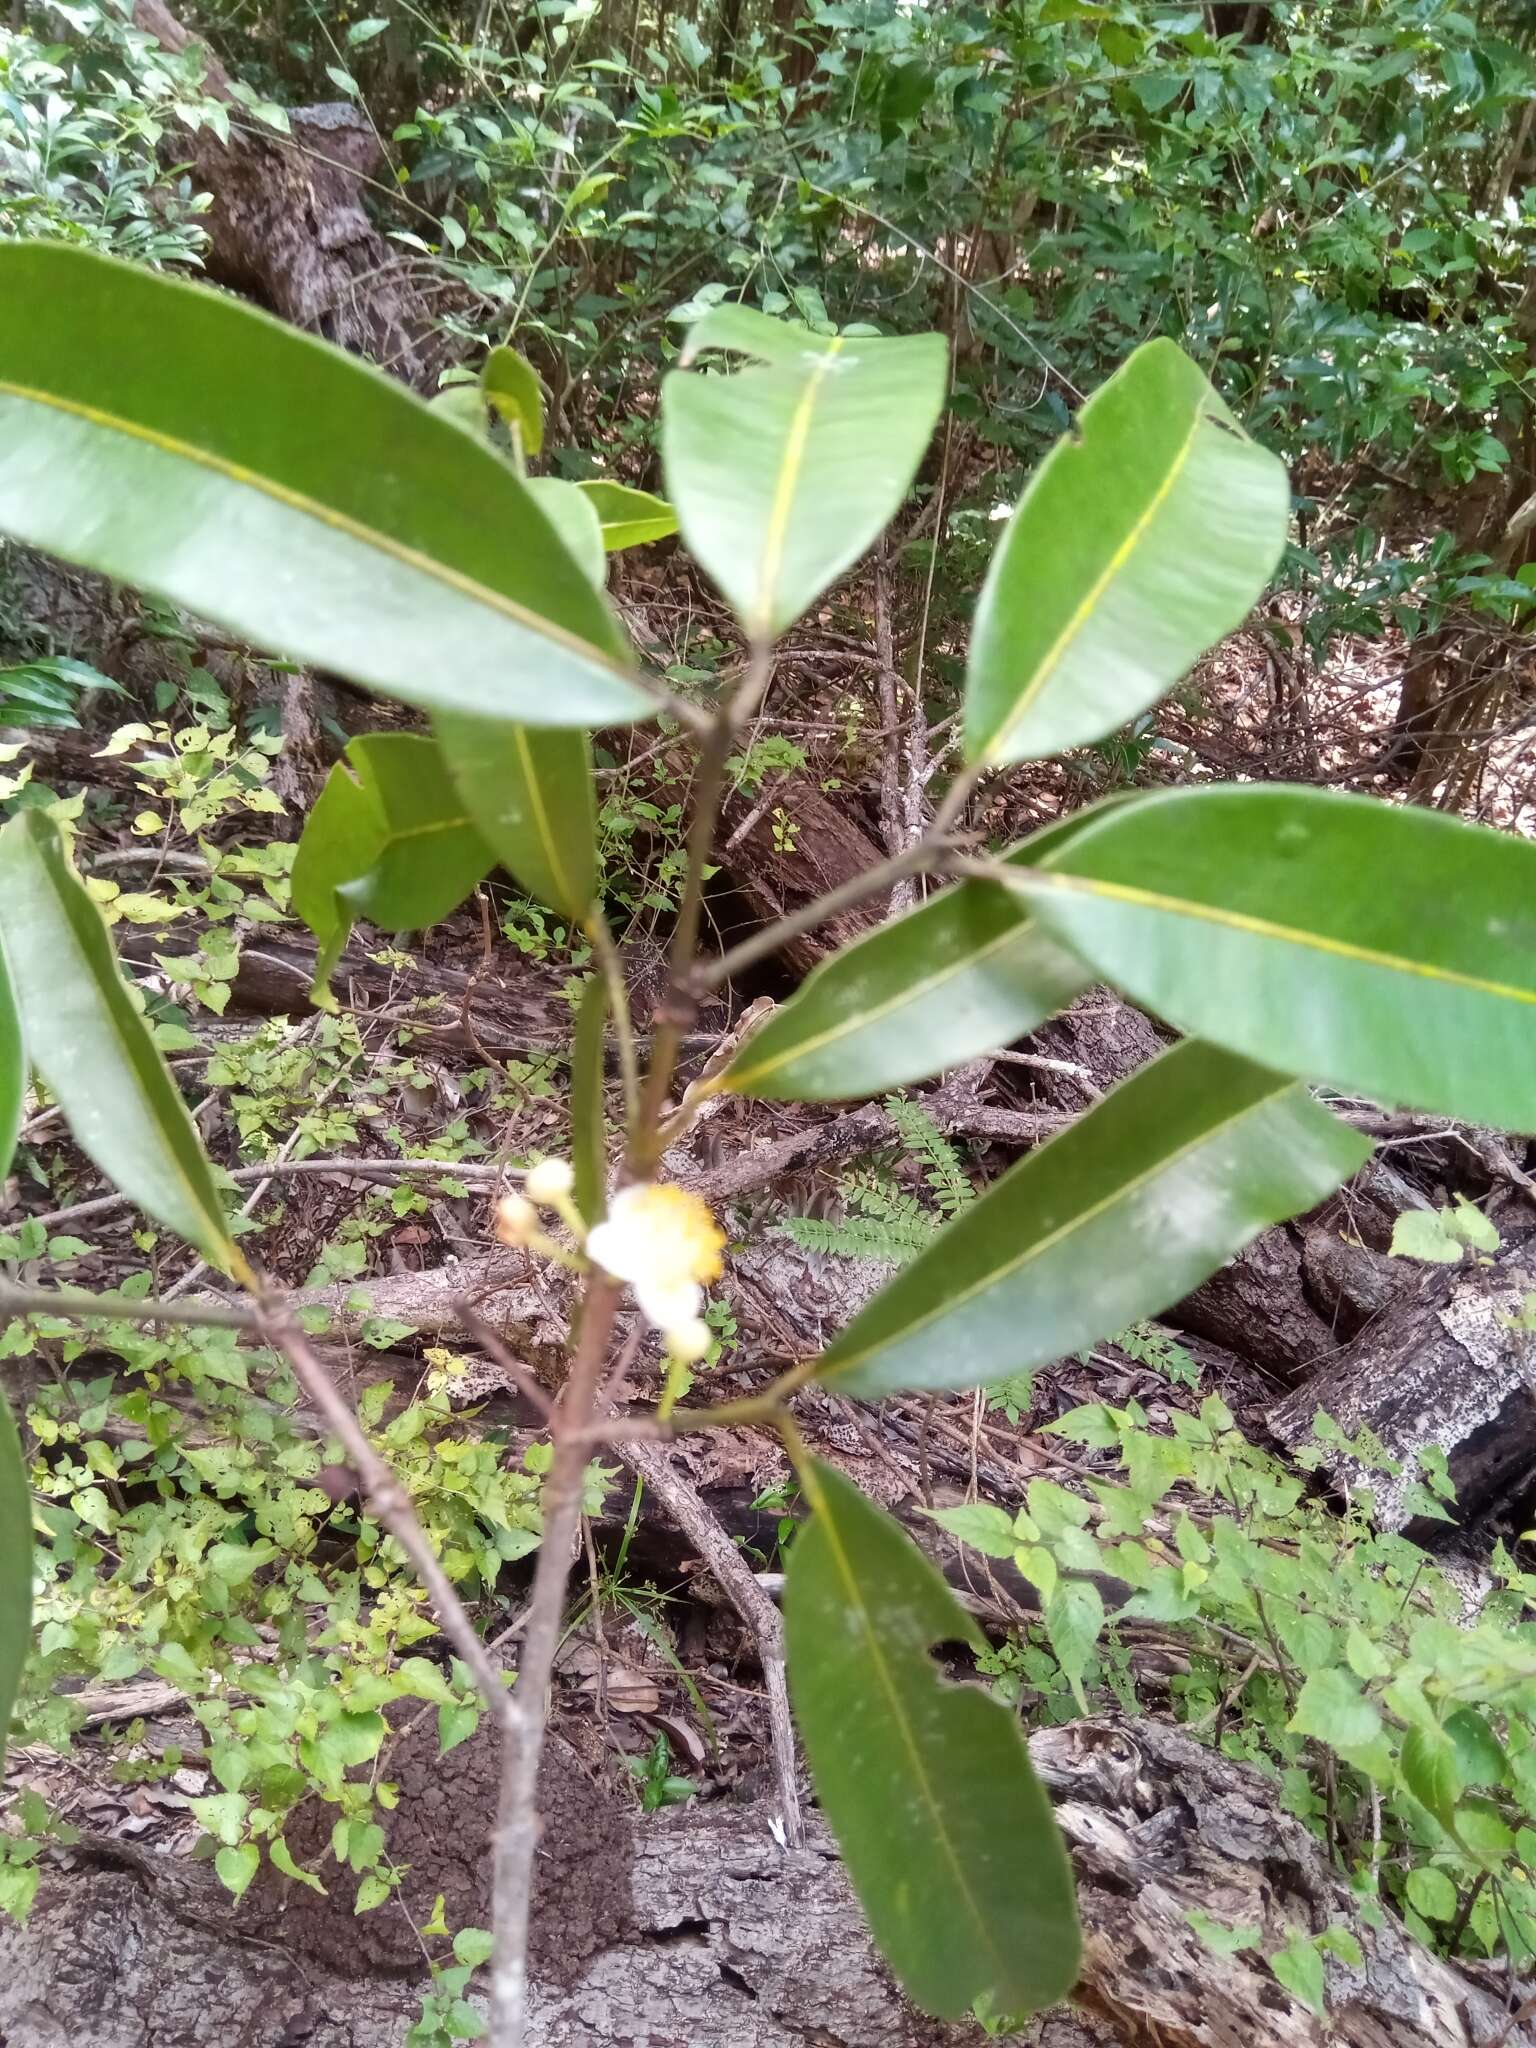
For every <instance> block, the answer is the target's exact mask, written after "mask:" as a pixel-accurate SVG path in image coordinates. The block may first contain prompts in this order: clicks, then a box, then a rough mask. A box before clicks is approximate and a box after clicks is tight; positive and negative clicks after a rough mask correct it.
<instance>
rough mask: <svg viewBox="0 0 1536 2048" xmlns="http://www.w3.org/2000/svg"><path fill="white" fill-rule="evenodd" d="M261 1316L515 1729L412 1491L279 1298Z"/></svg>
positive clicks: (479, 1679)
mask: <svg viewBox="0 0 1536 2048" xmlns="http://www.w3.org/2000/svg"><path fill="white" fill-rule="evenodd" d="M256 1321H257V1325H258V1327H259V1329H260V1331H261V1334H262V1335H263V1336H264V1337H265V1338H266V1340H267V1342H268V1343H269V1344H270V1345H271V1346H272V1348H273V1349H274V1350H275V1351H280V1352H281V1353H282V1354H283V1356H284V1358H286V1359H287V1361H288V1363H289V1364H290V1365H291V1366H292V1368H293V1375H294V1378H295V1379H296V1380H297V1381H298V1383H299V1385H300V1386H301V1387H302V1388H303V1390H304V1393H305V1395H306V1396H307V1398H308V1400H309V1403H310V1406H311V1407H312V1408H314V1410H315V1411H316V1413H317V1414H318V1415H319V1416H320V1418H321V1420H322V1421H323V1422H324V1423H325V1425H326V1427H327V1429H329V1430H330V1432H331V1434H332V1435H333V1436H334V1437H336V1439H337V1440H338V1442H339V1443H340V1444H341V1447H342V1450H343V1452H344V1453H345V1455H346V1460H347V1463H348V1464H349V1465H350V1466H351V1467H352V1470H353V1471H354V1472H355V1473H356V1474H357V1478H358V1483H359V1485H360V1486H361V1487H362V1490H363V1494H364V1496H365V1498H366V1500H367V1502H368V1505H369V1507H370V1508H371V1510H372V1511H373V1513H374V1515H375V1516H376V1517H377V1518H378V1520H379V1521H380V1522H381V1523H382V1525H383V1526H384V1527H385V1528H386V1529H387V1530H388V1531H389V1533H390V1535H391V1536H393V1537H394V1539H395V1541H396V1542H397V1543H398V1544H399V1546H400V1548H401V1549H402V1550H403V1551H404V1552H405V1555H406V1557H407V1558H408V1559H409V1561H410V1565H411V1569H412V1570H413V1571H414V1572H415V1574H416V1576H417V1578H418V1579H419V1580H420V1581H421V1584H422V1586H423V1588H424V1589H425V1591H426V1595H427V1599H428V1600H429V1602H430V1603H431V1606H432V1611H433V1613H434V1614H435V1615H436V1616H437V1621H438V1626H439V1627H440V1628H441V1629H442V1631H443V1634H444V1635H445V1636H446V1637H447V1638H448V1640H449V1642H450V1643H452V1645H453V1647H454V1649H455V1650H456V1651H457V1652H458V1654H459V1657H460V1659H461V1660H462V1662H463V1664H464V1667H465V1669H466V1670H467V1671H468V1672H469V1674H470V1676H471V1677H472V1678H473V1679H474V1681H475V1684H476V1686H477V1687H478V1688H479V1691H480V1693H481V1694H482V1696H483V1697H484V1700H485V1704H486V1706H487V1707H488V1708H489V1709H490V1711H491V1713H492V1715H493V1716H494V1717H495V1719H496V1721H497V1723H498V1724H499V1726H500V1727H501V1729H502V1730H503V1733H504V1734H505V1733H506V1732H507V1731H509V1730H510V1729H511V1727H512V1702H511V1698H510V1696H509V1694H508V1692H507V1688H506V1683H505V1674H504V1673H503V1672H502V1671H501V1670H500V1669H499V1668H498V1667H497V1666H496V1665H495V1664H493V1663H492V1662H491V1660H490V1658H489V1656H487V1654H486V1649H485V1645H484V1643H483V1642H482V1641H481V1640H480V1637H479V1635H478V1633H477V1632H476V1629H475V1625H474V1623H473V1622H472V1621H471V1620H470V1618H469V1614H468V1612H467V1610H466V1609H465V1606H464V1603H463V1601H462V1600H460V1598H459V1596H458V1594H457V1593H456V1592H455V1591H454V1589H453V1585H452V1583H451V1581H450V1580H449V1577H448V1574H447V1573H446V1572H445V1571H444V1570H443V1567H442V1565H441V1564H440V1563H439V1561H438V1556H437V1552H436V1551H435V1550H434V1549H433V1548H432V1545H431V1544H430V1543H429V1542H428V1540H427V1534H426V1531H425V1530H424V1529H423V1528H422V1526H421V1524H420V1522H419V1521H417V1519H416V1511H415V1509H414V1508H413V1507H412V1506H411V1501H410V1495H409V1494H408V1493H407V1492H406V1490H405V1488H404V1487H403V1486H402V1485H401V1483H400V1481H399V1479H397V1478H396V1476H395V1474H394V1473H393V1472H392V1471H391V1470H390V1468H389V1466H388V1465H386V1464H385V1462H384V1460H383V1459H382V1458H381V1457H380V1456H379V1454H378V1452H377V1451H376V1450H375V1449H374V1448H373V1445H372V1444H371V1443H369V1441H368V1438H367V1436H366V1435H365V1434H364V1431H363V1425H362V1424H361V1422H359V1421H358V1419H357V1414H356V1411H355V1410H354V1409H353V1408H352V1406H351V1404H350V1403H349V1402H348V1401H347V1400H346V1398H345V1397H344V1396H343V1394H342V1393H341V1392H340V1390H339V1389H338V1387H337V1385H336V1382H335V1381H334V1380H333V1379H332V1378H331V1375H330V1373H329V1371H328V1370H327V1369H326V1365H325V1362H324V1360H323V1359H322V1358H321V1357H320V1354H319V1353H318V1352H317V1351H315V1350H314V1349H313V1347H312V1346H311V1344H310V1342H309V1339H308V1338H307V1337H306V1336H305V1334H304V1332H303V1331H302V1330H301V1329H300V1328H299V1326H298V1324H297V1323H296V1322H295V1321H294V1320H293V1317H292V1315H291V1314H290V1313H289V1312H288V1310H287V1309H286V1308H285V1307H283V1306H282V1304H281V1303H279V1302H276V1301H272V1302H264V1303H263V1304H262V1306H261V1308H260V1310H259V1312H258V1315H257V1318H256Z"/></svg>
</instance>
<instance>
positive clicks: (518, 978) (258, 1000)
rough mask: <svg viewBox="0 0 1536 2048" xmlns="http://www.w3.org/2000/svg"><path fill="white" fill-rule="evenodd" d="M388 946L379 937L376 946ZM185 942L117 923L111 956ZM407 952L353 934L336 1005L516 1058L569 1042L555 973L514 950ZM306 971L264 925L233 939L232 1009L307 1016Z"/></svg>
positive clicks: (144, 956)
mask: <svg viewBox="0 0 1536 2048" xmlns="http://www.w3.org/2000/svg"><path fill="white" fill-rule="evenodd" d="M387 943H388V942H387V941H384V940H380V941H379V942H378V947H377V948H376V950H382V949H383V946H384V945H385V944H387ZM191 946H192V940H191V938H190V936H188V937H185V938H184V937H183V936H182V935H181V934H180V932H179V931H178V930H177V929H176V928H175V927H174V926H173V927H172V928H171V929H170V930H169V931H165V930H160V931H146V930H130V929H122V930H120V931H119V932H118V934H117V947H118V952H119V954H120V955H121V956H122V958H123V959H124V960H126V961H128V962H130V963H131V964H132V965H134V966H136V967H140V968H143V967H150V966H152V965H153V964H154V963H155V962H156V961H157V960H159V959H161V958H163V959H166V960H172V961H173V960H174V959H175V956H176V954H177V953H178V952H183V951H188V950H190V949H191ZM413 959H414V960H415V965H413V966H412V967H411V968H410V970H409V971H408V972H405V971H402V970H401V969H399V968H397V967H392V966H389V965H388V964H383V963H381V962H379V961H377V960H373V959H370V958H369V956H368V952H367V951H366V950H365V948H364V944H363V942H362V941H361V940H358V939H354V940H353V942H352V943H351V945H349V946H348V948H347V950H346V952H345V953H344V954H343V955H342V958H341V961H340V964H339V965H338V967H337V969H336V972H335V974H334V976H333V977H332V987H333V988H334V989H335V991H336V994H337V997H338V999H339V1000H340V1001H341V1002H343V1003H344V1004H347V1005H348V1006H351V1007H355V1008H356V1009H357V1010H358V1011H359V1012H361V1013H363V1019H362V1021H366V1016H367V1013H369V1012H372V1011H380V1010H392V1011H393V1012H395V1013H397V1014H398V1015H399V1017H400V1019H401V1021H408V1022H409V1023H410V1025H411V1028H412V1030H413V1031H419V1032H420V1033H421V1034H422V1035H423V1039H424V1042H425V1044H426V1045H428V1046H429V1047H430V1046H436V1047H452V1048H453V1049H455V1050H457V1051H462V1050H463V1049H465V1048H466V1047H467V1048H468V1049H469V1050H470V1051H477V1050H479V1049H480V1048H482V1047H483V1048H484V1049H485V1050H486V1051H489V1052H496V1053H500V1054H503V1055H516V1056H522V1055H524V1054H526V1053H528V1052H529V1051H530V1050H534V1049H537V1048H541V1047H548V1048H549V1049H551V1050H554V1049H557V1048H559V1047H563V1046H565V1045H567V1044H568V1043H569V1040H570V1006H569V1004H568V1003H566V1002H564V1001H562V999H561V997H560V993H559V988H558V981H557V977H556V976H554V975H553V974H546V973H545V972H543V970H542V969H540V968H539V967H537V966H534V965H532V964H530V963H528V962H526V961H524V960H522V959H521V958H520V957H518V956H515V955H513V954H512V952H511V949H510V948H509V947H503V948H501V949H499V950H498V952H497V954H496V956H495V958H494V960H493V963H492V965H491V967H490V969H489V970H488V971H486V972H485V973H466V972H465V971H464V970H463V969H461V968H457V967H445V966H440V965H438V964H437V963H435V962H433V961H431V960H423V959H422V958H421V957H420V955H419V954H418V955H413ZM314 974H315V949H314V946H313V945H311V944H306V943H304V942H302V941H300V940H297V939H290V938H286V937H282V938H278V937H273V936H271V935H270V933H269V930H268V929H266V928H263V929H261V930H251V931H250V932H248V933H247V935H246V936H245V938H244V940H243V942H242V944H241V948H240V966H239V970H238V972H237V973H236V975H235V978H234V981H233V982H232V983H231V984H230V1010H231V1012H244V1013H246V1014H247V1015H256V1016H267V1017H303V1016H305V1015H307V1014H310V1013H311V1008H312V1006H311V1004H310V1000H309V990H310V985H311V983H312V982H313V980H314ZM466 1020H467V1021H466Z"/></svg>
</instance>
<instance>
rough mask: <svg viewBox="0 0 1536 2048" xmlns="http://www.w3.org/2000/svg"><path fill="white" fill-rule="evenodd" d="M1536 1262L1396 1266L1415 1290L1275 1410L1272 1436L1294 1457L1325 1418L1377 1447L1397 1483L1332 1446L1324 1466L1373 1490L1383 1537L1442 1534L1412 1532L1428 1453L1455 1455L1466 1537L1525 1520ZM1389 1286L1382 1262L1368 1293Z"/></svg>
mask: <svg viewBox="0 0 1536 2048" xmlns="http://www.w3.org/2000/svg"><path fill="white" fill-rule="evenodd" d="M1533 1252H1536V1241H1527V1242H1526V1243H1525V1244H1524V1245H1515V1246H1510V1247H1507V1248H1506V1249H1505V1250H1504V1251H1503V1252H1501V1254H1500V1255H1499V1257H1498V1259H1497V1260H1496V1261H1495V1262H1493V1263H1491V1264H1486V1265H1471V1266H1465V1267H1443V1266H1438V1267H1419V1268H1415V1267H1413V1266H1411V1265H1409V1264H1408V1263H1407V1262H1406V1261H1402V1262H1395V1263H1397V1264H1398V1265H1399V1267H1400V1270H1401V1271H1402V1272H1403V1274H1404V1277H1405V1279H1406V1280H1407V1282H1408V1284H1409V1286H1410V1289H1411V1291H1410V1292H1409V1293H1408V1295H1407V1296H1406V1298H1404V1299H1401V1300H1399V1301H1397V1302H1396V1303H1395V1304H1393V1303H1390V1301H1389V1304H1388V1305H1387V1306H1386V1307H1384V1308H1383V1309H1382V1311H1381V1312H1380V1313H1379V1314H1378V1315H1377V1316H1376V1317H1375V1319H1374V1320H1372V1321H1370V1322H1368V1323H1367V1324H1366V1325H1365V1327H1364V1328H1363V1329H1362V1330H1361V1331H1360V1333H1359V1335H1358V1336H1356V1337H1355V1338H1354V1339H1353V1340H1352V1342H1351V1343H1349V1344H1348V1345H1347V1346H1345V1347H1344V1348H1343V1349H1342V1350H1340V1351H1339V1352H1338V1353H1337V1354H1336V1355H1335V1356H1334V1357H1333V1358H1331V1359H1330V1360H1328V1361H1327V1362H1326V1363H1325V1364H1324V1365H1323V1366H1321V1367H1320V1368H1319V1370H1317V1371H1316V1372H1314V1373H1313V1375H1312V1376H1311V1378H1309V1379H1308V1380H1307V1381H1306V1383H1305V1384H1304V1385H1303V1386H1300V1387H1298V1388H1297V1389H1296V1391H1295V1392H1294V1393H1292V1394H1289V1395H1287V1396H1286V1398H1285V1399H1284V1400H1283V1401H1281V1402H1280V1403H1279V1404H1278V1405H1277V1406H1276V1407H1275V1408H1274V1409H1273V1410H1272V1411H1271V1414H1270V1417H1269V1426H1270V1429H1271V1431H1272V1432H1273V1434H1274V1435H1275V1436H1276V1437H1277V1438H1278V1439H1279V1441H1280V1442H1281V1443H1282V1444H1284V1445H1286V1446H1287V1447H1288V1448H1290V1449H1294V1448H1295V1447H1296V1446H1297V1445H1299V1444H1301V1443H1303V1442H1304V1441H1306V1440H1307V1439H1308V1438H1309V1437H1310V1436H1311V1434H1312V1425H1313V1420H1314V1417H1315V1416H1316V1415H1317V1414H1318V1412H1319V1411H1321V1412H1322V1413H1324V1414H1326V1415H1329V1416H1331V1417H1332V1418H1333V1420H1334V1421H1335V1422H1336V1423H1338V1425H1339V1426H1340V1428H1341V1429H1342V1430H1344V1432H1345V1433H1346V1435H1348V1436H1351V1437H1353V1436H1356V1435H1357V1434H1358V1433H1359V1432H1360V1431H1361V1430H1368V1431H1370V1432H1371V1433H1372V1434H1373V1435H1374V1436H1376V1437H1377V1438H1378V1439H1379V1440H1380V1442H1381V1443H1382V1445H1383V1446H1384V1447H1385V1449H1386V1451H1387V1453H1388V1455H1389V1456H1390V1457H1392V1458H1393V1459H1394V1460H1396V1461H1398V1462H1399V1463H1400V1464H1401V1466H1402V1467H1403V1469H1402V1471H1401V1472H1400V1473H1399V1474H1397V1475H1393V1474H1390V1473H1387V1472H1380V1471H1370V1472H1367V1471H1365V1470H1364V1469H1363V1468H1362V1467H1361V1466H1360V1465H1359V1464H1358V1463H1357V1462H1356V1461H1355V1460H1353V1459H1351V1458H1350V1457H1348V1456H1347V1455H1345V1454H1343V1453H1341V1452H1339V1451H1338V1450H1337V1449H1336V1448H1327V1447H1325V1451H1324V1459H1325V1469H1327V1470H1328V1471H1329V1472H1330V1473H1331V1474H1332V1475H1333V1477H1334V1479H1335V1480H1336V1481H1337V1482H1338V1483H1339V1484H1340V1485H1353V1486H1369V1487H1370V1488H1371V1490H1372V1493H1373V1495H1374V1498H1375V1503H1376V1507H1375V1519H1376V1521H1377V1524H1378V1525H1379V1526H1380V1527H1382V1528H1386V1529H1401V1528H1405V1527H1406V1528H1408V1529H1409V1532H1410V1533H1411V1534H1415V1535H1421V1536H1426V1535H1428V1534H1429V1533H1430V1530H1431V1527H1432V1525H1430V1524H1425V1525H1424V1526H1423V1527H1416V1526H1415V1525H1414V1518H1413V1509H1412V1504H1411V1501H1410V1499H1409V1497H1408V1488H1409V1486H1410V1485H1411V1484H1412V1483H1413V1481H1414V1479H1415V1478H1416V1476H1417V1466H1416V1459H1417V1455H1418V1453H1419V1452H1420V1451H1421V1450H1424V1449H1426V1448H1429V1447H1435V1448H1437V1449H1439V1450H1441V1451H1443V1452H1444V1453H1445V1455H1446V1458H1447V1460H1448V1463H1449V1469H1450V1476H1451V1479H1452V1481H1453V1483H1454V1484H1455V1487H1456V1495H1457V1510H1456V1512H1457V1515H1458V1518H1459V1520H1460V1521H1461V1523H1462V1526H1463V1527H1464V1528H1470V1527H1472V1526H1474V1525H1479V1524H1481V1525H1486V1524H1488V1523H1490V1522H1494V1521H1497V1520H1499V1519H1500V1518H1501V1517H1503V1516H1504V1515H1506V1514H1510V1515H1518V1514H1519V1512H1520V1509H1521V1503H1522V1502H1523V1500H1524V1499H1525V1498H1526V1497H1527V1496H1528V1495H1529V1493H1530V1491H1531V1485H1532V1480H1531V1474H1532V1470H1533V1468H1536V1336H1533V1334H1532V1331H1531V1329H1530V1328H1529V1327H1528V1326H1527V1321H1526V1319H1527V1308H1526V1304H1527V1298H1528V1296H1529V1295H1530V1294H1531V1292H1532V1290H1533V1289H1536V1256H1533ZM1381 1281H1382V1276H1381V1274H1380V1272H1379V1268H1378V1266H1377V1265H1376V1264H1375V1263H1372V1264H1370V1265H1369V1266H1367V1267H1365V1268H1364V1269H1363V1277H1362V1279H1361V1280H1360V1282H1359V1283H1358V1284H1359V1285H1360V1286H1365V1285H1367V1284H1381ZM1527 1519H1528V1518H1527ZM1515 1526H1516V1528H1521V1527H1524V1526H1525V1521H1523V1520H1517V1521H1516V1522H1515Z"/></svg>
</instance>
